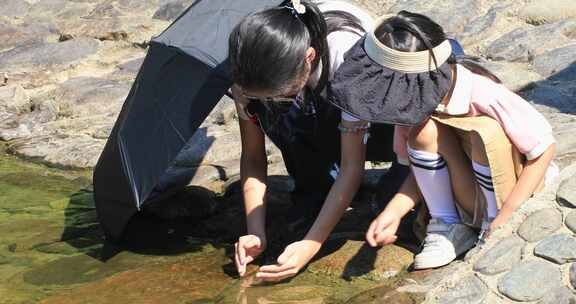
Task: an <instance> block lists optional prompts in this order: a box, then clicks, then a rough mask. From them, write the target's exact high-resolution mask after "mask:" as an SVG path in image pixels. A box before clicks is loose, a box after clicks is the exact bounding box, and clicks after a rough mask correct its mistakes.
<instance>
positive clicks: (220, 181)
mask: <svg viewBox="0 0 576 304" xmlns="http://www.w3.org/2000/svg"><path fill="white" fill-rule="evenodd" d="M192 2H193V0H146V1H143V0H4V1H3V2H2V5H1V6H0V140H1V141H3V142H4V143H3V144H4V145H5V146H6V147H7V148H6V149H7V151H8V152H9V153H10V154H14V155H17V156H19V157H20V158H23V159H27V160H32V161H34V162H38V163H42V164H47V165H49V166H51V167H56V168H60V169H62V168H65V169H75V170H77V169H84V170H88V171H80V172H77V171H65V170H60V169H49V168H46V167H44V166H39V165H35V164H30V163H24V162H21V161H20V160H17V159H14V158H12V157H8V156H5V155H4V151H2V153H3V154H2V156H1V158H0V219H1V220H0V295H1V296H0V303H2V304H4V303H10V304H12V303H32V302H38V301H41V300H42V301H45V303H66V302H71V303H76V302H80V301H82V302H83V303H86V302H94V303H108V302H138V301H142V299H146V300H145V301H148V303H156V302H159V301H163V302H166V303H213V302H217V303H230V302H241V303H252V302H257V301H262V300H263V301H267V302H291V303H332V302H346V301H347V302H349V303H371V302H374V303H377V302H384V301H389V302H393V303H419V302H421V301H424V300H425V301H426V302H427V303H517V302H519V301H522V302H528V303H573V302H570V301H574V287H575V286H574V284H575V283H574V282H576V279H574V277H575V276H574V273H576V272H575V271H574V269H573V268H575V266H572V262H574V261H576V256H575V252H576V249H575V248H576V247H575V246H576V241H575V239H574V233H575V232H574V227H575V226H576V224H575V223H574V218H576V216H575V215H574V211H573V209H574V208H576V200H575V199H574V197H573V194H572V193H571V191H572V189H574V187H573V186H572V185H573V184H574V177H573V176H574V173H575V172H576V169H574V167H573V166H570V164H572V163H574V161H575V159H576V158H575V156H576V139H575V137H573V134H574V133H575V132H576V116H574V114H576V102H575V101H576V63H575V62H576V5H575V4H574V0H500V1H497V0H431V1H419V0H355V1H354V2H356V3H358V4H360V5H362V6H364V7H365V8H367V9H368V10H369V11H370V12H371V13H373V14H374V15H375V16H378V15H381V14H385V13H388V12H397V11H399V10H402V9H406V10H411V11H415V12H420V13H424V14H427V15H429V16H430V17H432V18H433V19H435V20H437V21H438V22H439V23H441V24H442V25H443V26H444V27H445V29H446V30H447V31H448V32H449V34H450V35H451V36H453V37H455V38H456V39H458V40H459V41H460V42H461V43H462V45H463V46H464V48H465V50H466V52H467V53H468V54H472V55H475V56H479V57H480V58H482V60H483V62H484V64H485V66H486V67H488V68H489V69H490V70H492V71H493V72H495V73H496V74H497V75H498V76H499V77H500V78H501V79H502V80H503V82H504V83H505V84H506V85H507V86H508V87H510V88H512V89H514V90H516V91H517V92H519V93H520V94H521V95H522V96H524V97H526V98H527V99H528V100H529V101H530V102H532V103H533V104H534V105H535V106H536V107H537V108H538V109H539V110H540V111H541V112H542V113H543V114H544V115H545V116H546V117H547V118H548V119H549V121H550V123H551V124H552V125H553V128H554V133H555V136H556V138H557V139H558V156H557V162H558V163H559V164H560V166H561V167H562V168H565V170H564V171H563V177H562V180H558V181H557V183H556V184H555V185H552V186H550V187H549V188H548V189H546V191H545V192H543V193H542V194H539V195H537V196H536V197H535V198H533V199H532V200H531V201H530V202H528V203H527V204H525V206H524V207H523V209H522V210H521V211H519V212H518V214H517V215H516V216H515V218H514V220H513V222H512V223H511V224H510V225H509V226H507V227H506V228H505V229H502V230H500V231H498V232H497V233H495V235H494V236H495V237H494V238H493V239H492V240H491V241H490V242H488V243H487V244H486V245H485V246H484V247H482V248H481V249H479V250H475V251H473V252H472V253H470V254H469V255H468V256H467V258H466V259H465V260H464V261H460V262H456V263H454V264H453V265H451V266H449V267H446V268H443V269H440V270H434V271H427V272H420V273H407V271H406V269H407V268H408V267H409V265H410V263H411V258H412V253H411V251H410V250H408V249H413V248H408V249H406V248H403V247H396V246H393V247H388V248H383V249H380V250H379V251H375V250H369V248H367V247H366V246H365V245H363V243H362V241H361V240H362V232H363V231H364V230H363V229H365V225H366V224H367V221H369V218H370V217H371V216H373V215H372V214H371V213H370V212H371V211H370V210H368V209H362V208H355V210H354V211H353V212H352V213H350V214H348V215H347V216H346V217H345V219H344V221H343V222H342V223H341V224H340V226H339V228H338V229H337V231H336V232H335V233H334V235H333V240H332V241H331V242H330V244H331V245H329V246H326V247H327V249H326V250H327V252H325V254H323V257H322V258H321V259H319V260H318V261H317V262H315V263H313V264H312V265H311V266H310V267H309V268H308V269H307V270H306V271H305V272H304V273H303V274H302V275H301V276H299V277H298V278H296V279H294V280H293V281H292V282H290V283H288V284H284V285H279V286H258V287H256V288H252V287H247V286H249V285H250V286H251V284H249V283H253V282H250V280H238V279H237V278H236V277H235V275H234V273H233V271H232V270H231V264H230V259H229V256H230V244H231V243H232V242H233V240H234V239H235V238H236V237H237V234H238V233H239V231H242V229H243V228H242V223H241V220H240V219H241V212H240V209H239V207H238V206H239V205H238V204H239V201H240V200H239V197H238V194H237V193H236V194H234V191H232V189H234V181H235V180H237V175H238V172H239V156H240V143H239V134H238V128H237V122H236V117H235V109H234V107H233V104H232V101H231V100H229V99H226V98H224V99H223V100H222V102H221V103H220V104H219V105H218V107H217V108H216V109H215V110H214V111H213V113H212V114H211V115H210V117H209V118H208V119H207V120H206V121H205V122H204V124H203V125H202V127H201V129H200V130H199V131H198V132H197V133H196V135H195V136H194V138H193V139H192V140H191V141H190V143H189V145H188V146H187V148H186V149H185V151H183V153H181V155H180V156H179V157H178V160H177V162H176V165H177V166H181V167H198V168H199V169H198V170H197V174H196V176H195V177H194V180H193V181H192V183H191V184H192V185H195V186H201V187H200V188H198V187H191V188H190V189H189V191H187V192H186V193H182V194H179V195H180V196H179V197H176V198H175V199H174V201H178V202H180V203H179V204H180V205H178V203H175V204H176V205H175V206H173V207H172V208H168V209H164V210H163V212H158V210H156V211H157V212H155V214H157V215H160V216H162V217H163V218H164V219H173V218H174V217H175V216H183V215H184V216H196V218H193V219H191V218H190V217H188V222H185V223H180V224H178V225H176V226H170V227H166V226H160V227H159V229H158V231H164V232H170V231H176V232H178V233H175V234H174V233H170V234H167V235H171V236H174V239H173V240H172V239H170V240H171V241H170V242H168V244H166V243H160V245H159V244H149V246H148V247H147V249H146V250H144V249H142V248H140V250H138V249H135V250H132V251H123V252H116V251H115V250H116V249H115V248H109V246H105V245H104V244H105V243H104V242H103V240H102V237H101V235H100V232H99V230H98V226H97V221H96V217H95V212H94V208H93V203H92V200H91V192H90V173H89V169H90V168H91V167H93V166H94V165H95V163H96V161H97V158H98V156H99V154H100V151H101V150H102V148H103V146H104V144H105V142H106V139H107V137H108V135H109V133H110V130H111V128H112V126H113V124H114V121H115V119H116V115H117V114H118V111H119V109H120V107H121V106H122V102H123V101H124V98H125V97H126V95H127V94H128V91H129V89H130V86H131V84H132V81H133V79H134V77H135V75H136V73H137V72H138V69H139V67H140V64H141V63H142V60H143V57H144V56H145V54H146V47H147V43H148V41H149V40H150V38H151V37H152V36H154V35H156V34H158V33H160V32H161V31H162V30H163V29H164V28H166V27H167V26H168V25H169V24H170V22H171V21H173V20H174V19H175V18H176V17H177V16H178V14H179V13H180V12H182V11H183V10H184V9H185V8H186V7H187V6H188V5H190V4H191V3H192ZM267 152H268V158H269V163H270V165H269V168H270V173H271V175H276V177H275V178H273V179H272V183H273V186H272V188H271V189H274V191H275V192H273V193H274V195H273V200H272V201H273V204H272V205H273V206H275V207H274V208H275V209H274V208H273V210H276V211H273V212H277V213H278V215H282V214H284V211H285V210H286V207H287V206H286V203H285V202H286V201H288V200H287V191H289V189H290V186H291V184H290V180H289V179H287V178H286V177H285V175H286V172H285V169H284V167H283V164H282V159H281V157H280V155H279V153H278V151H277V150H276V149H275V148H274V147H273V146H271V145H270V144H268V151H267ZM222 170H223V171H222ZM223 173H224V174H223ZM372 176H374V174H372V175H370V174H369V175H368V178H367V180H366V182H367V183H368V184H369V183H370V178H371V177H372ZM558 189H559V190H558ZM224 193H227V194H226V195H224ZM360 200H364V203H365V202H366V201H367V199H366V198H360ZM191 201H194V202H198V201H200V202H204V203H202V204H196V205H194V206H193V207H192V206H190V205H187V204H186V203H187V202H188V203H189V202H191ZM181 202H184V203H181ZM359 205H360V206H362V205H363V204H361V203H360V204H359ZM364 205H366V204H364ZM160 222H162V221H160ZM190 222H192V223H197V224H194V225H190V224H189V223H190ZM280 222H281V221H280ZM280 222H279V224H278V225H279V226H282V223H280ZM186 223H188V224H186ZM219 223H220V224H219ZM221 223H226V224H227V225H224V226H223V225H222V224H221ZM159 225H160V224H159ZM174 225H175V224H174ZM137 227H138V226H137ZM278 231H279V232H277V233H279V234H282V233H281V231H282V230H278ZM222 236H225V237H222ZM157 237H158V238H160V239H161V238H162V237H166V235H164V236H162V235H160V236H157ZM152 239H154V238H152ZM278 247H281V246H280V245H278ZM405 247H406V246H405ZM150 248H152V249H150ZM336 248H339V250H335V249H336ZM330 249H331V250H333V251H332V252H330ZM273 255H274V254H273V253H271V254H270V256H273ZM104 260H107V262H106V263H104V262H103V261H104ZM575 269H576V268H575ZM534 273H538V274H537V275H534ZM199 274H200V275H199ZM530 274H532V275H530ZM381 285H383V286H381Z"/></svg>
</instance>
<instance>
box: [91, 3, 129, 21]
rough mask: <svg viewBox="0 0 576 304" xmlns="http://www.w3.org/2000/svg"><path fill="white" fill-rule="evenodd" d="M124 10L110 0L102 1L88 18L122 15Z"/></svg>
mask: <svg viewBox="0 0 576 304" xmlns="http://www.w3.org/2000/svg"><path fill="white" fill-rule="evenodd" d="M122 15H123V14H122V12H121V11H120V10H118V8H116V6H114V5H113V4H112V3H110V2H102V3H100V4H98V5H97V6H96V7H95V8H94V9H93V10H92V11H91V12H90V13H89V14H88V15H87V16H86V18H92V19H99V18H112V17H119V16H122Z"/></svg>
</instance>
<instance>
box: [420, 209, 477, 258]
mask: <svg viewBox="0 0 576 304" xmlns="http://www.w3.org/2000/svg"><path fill="white" fill-rule="evenodd" d="M477 239H478V236H477V235H476V233H475V232H474V230H472V228H470V227H468V226H466V225H463V224H446V223H444V222H443V221H442V220H441V219H431V220H430V224H428V227H427V234H426V238H425V239H424V246H423V247H424V248H423V249H422V252H420V253H419V254H417V255H416V256H415V257H414V269H427V268H436V267H440V266H444V265H448V264H450V262H452V261H454V260H455V259H456V257H458V256H459V255H461V254H463V253H464V252H466V251H468V250H469V249H470V248H472V247H474V244H475V243H476V240H477Z"/></svg>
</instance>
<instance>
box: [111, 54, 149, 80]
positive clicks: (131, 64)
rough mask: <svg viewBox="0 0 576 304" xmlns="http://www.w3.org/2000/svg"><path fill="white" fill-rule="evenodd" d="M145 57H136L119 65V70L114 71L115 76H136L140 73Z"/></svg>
mask: <svg viewBox="0 0 576 304" xmlns="http://www.w3.org/2000/svg"><path fill="white" fill-rule="evenodd" d="M142 62H144V58H136V59H132V60H130V61H127V62H124V63H122V64H120V65H118V70H117V71H116V72H114V75H115V76H121V77H130V78H134V77H136V75H137V74H138V71H139V70H140V67H141V66H142Z"/></svg>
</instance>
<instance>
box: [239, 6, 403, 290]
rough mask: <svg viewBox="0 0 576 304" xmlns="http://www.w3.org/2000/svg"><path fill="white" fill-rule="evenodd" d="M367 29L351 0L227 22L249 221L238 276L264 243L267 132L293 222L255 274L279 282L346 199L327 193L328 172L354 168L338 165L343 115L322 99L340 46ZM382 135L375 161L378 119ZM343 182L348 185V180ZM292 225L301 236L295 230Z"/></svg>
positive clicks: (320, 237) (367, 20) (308, 252)
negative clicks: (287, 188) (283, 174)
mask: <svg viewBox="0 0 576 304" xmlns="http://www.w3.org/2000/svg"><path fill="white" fill-rule="evenodd" d="M371 27H372V19H371V17H370V16H369V15H368V14H367V13H366V12H364V11H362V10H361V9H359V8H358V7H356V6H354V5H352V4H350V3H347V2H343V1H323V2H319V4H318V5H316V4H315V3H313V2H312V1H309V0H302V1H295V0H294V1H286V2H284V3H283V4H282V5H280V6H279V7H274V8H270V9H266V10H263V11H260V12H256V13H254V14H251V15H249V16H247V17H246V18H245V19H243V20H242V21H241V22H240V23H239V24H238V25H237V26H236V27H235V29H234V30H233V32H232V34H231V36H230V40H229V43H230V44H229V58H230V66H231V73H232V77H233V80H234V82H235V84H234V86H233V88H232V93H233V97H234V100H235V103H236V108H237V111H238V117H239V123H240V132H241V136H242V157H241V184H242V190H243V196H244V207H245V212H246V220H247V235H245V236H242V237H240V239H239V240H238V242H237V243H236V244H235V263H236V267H237V269H238V272H239V273H240V275H244V274H245V271H246V265H247V264H248V263H250V262H252V261H253V260H254V259H255V258H256V257H257V256H259V255H260V254H261V253H262V252H263V251H264V250H265V248H266V244H267V239H266V233H265V226H266V224H265V223H266V217H265V214H266V211H265V210H266V202H265V193H266V177H267V159H266V152H265V144H264V139H265V135H266V136H267V137H268V138H269V139H271V141H272V142H273V143H274V144H275V145H276V146H277V147H278V148H279V149H280V150H281V152H282V156H283V159H284V163H285V165H286V168H287V170H288V173H289V174H290V175H291V176H292V177H293V179H294V184H295V187H294V190H293V192H292V195H291V199H292V202H293V205H294V208H292V210H297V211H295V212H294V213H292V215H290V216H287V217H288V218H289V219H288V224H289V227H288V228H289V231H293V230H294V233H290V234H292V235H291V236H290V237H292V238H295V240H296V241H294V242H292V243H291V244H289V245H288V246H287V247H286V249H285V250H284V252H283V253H282V254H281V255H280V256H279V257H278V259H277V263H275V264H273V265H266V266H262V267H260V269H259V271H258V273H257V277H260V278H262V279H264V280H269V281H278V280H282V279H285V278H287V277H290V276H293V275H295V274H296V273H297V272H298V271H299V270H300V269H302V268H303V267H304V266H305V265H306V264H307V263H308V262H309V261H310V260H311V259H312V257H313V256H314V255H315V254H316V253H317V252H318V250H319V249H320V247H321V245H322V243H323V242H324V240H325V239H326V238H327V237H328V235H329V233H330V232H331V230H332V228H333V227H334V226H335V225H336V223H337V222H338V221H339V219H340V217H341V215H342V214H343V212H344V211H345V210H346V208H347V207H348V204H349V203H350V200H347V201H342V200H340V199H339V198H338V199H336V200H335V199H334V197H329V198H326V195H327V193H328V191H329V190H330V187H331V186H332V184H333V183H334V179H335V178H336V176H339V179H340V180H342V178H343V179H344V180H346V178H347V177H346V176H348V175H349V174H350V173H354V174H356V172H352V171H350V170H349V169H348V167H347V166H346V164H344V163H343V164H340V161H339V159H340V152H339V151H340V144H339V139H340V134H339V132H338V129H337V125H338V123H339V122H340V115H341V114H340V111H339V109H337V108H336V107H333V106H331V105H330V104H328V103H327V102H324V101H323V98H324V97H325V88H326V85H327V83H328V82H329V80H330V79H331V78H332V76H333V74H334V72H335V71H336V69H337V68H338V67H339V65H340V64H341V63H342V62H343V61H344V59H343V58H344V54H345V53H346V52H347V51H348V50H349V49H350V47H352V46H353V45H354V44H355V43H356V41H358V39H360V38H361V37H362V35H364V33H365V31H366V30H368V29H370V28H371ZM381 134H384V136H383V139H382V140H381V141H380V143H383V145H381V146H383V147H384V149H383V150H384V151H383V152H382V153H383V154H381V155H380V156H381V158H380V160H384V161H390V160H392V158H393V153H391V152H392V134H393V129H392V128H391V127H386V126H385V127H383V128H382V132H381ZM388 151H390V153H388ZM387 153H388V154H387ZM362 169H363V168H362ZM342 176H343V177H342ZM350 187H356V185H350ZM343 189H344V190H346V189H348V190H347V191H348V192H352V188H349V187H348V186H347V187H344V188H343ZM325 198H326V202H324V201H325ZM290 217H292V218H293V219H292V220H293V221H291V220H290ZM301 226H304V227H301ZM310 226H311V227H310ZM296 228H300V229H296ZM300 231H303V232H304V233H305V235H298V232H300Z"/></svg>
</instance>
